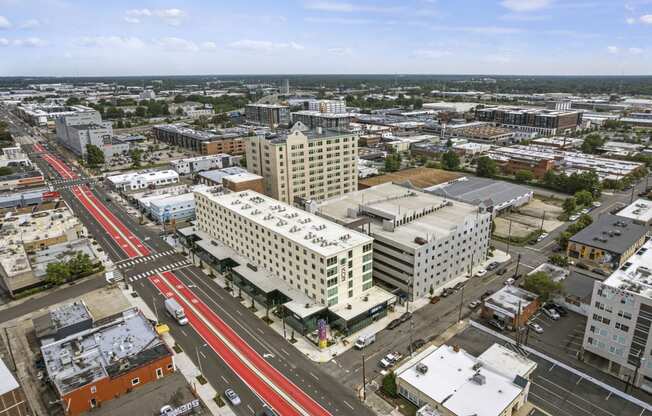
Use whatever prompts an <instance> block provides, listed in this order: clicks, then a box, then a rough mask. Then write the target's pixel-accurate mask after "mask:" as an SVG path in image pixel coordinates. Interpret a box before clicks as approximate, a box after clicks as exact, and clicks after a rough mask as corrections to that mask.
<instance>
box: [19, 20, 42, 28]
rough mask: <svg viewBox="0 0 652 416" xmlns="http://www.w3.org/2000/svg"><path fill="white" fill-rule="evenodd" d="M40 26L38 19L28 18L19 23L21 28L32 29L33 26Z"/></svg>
mask: <svg viewBox="0 0 652 416" xmlns="http://www.w3.org/2000/svg"><path fill="white" fill-rule="evenodd" d="M39 26H41V22H40V21H39V20H38V19H28V20H25V21H24V22H23V23H21V24H20V26H19V27H20V28H21V29H33V28H35V27H39Z"/></svg>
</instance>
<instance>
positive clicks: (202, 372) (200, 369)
mask: <svg viewBox="0 0 652 416" xmlns="http://www.w3.org/2000/svg"><path fill="white" fill-rule="evenodd" d="M195 352H196V353H197V366H198V367H199V374H200V375H202V376H203V375H204V370H202V368H201V359H200V358H199V347H195Z"/></svg>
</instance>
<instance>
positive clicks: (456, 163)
mask: <svg viewBox="0 0 652 416" xmlns="http://www.w3.org/2000/svg"><path fill="white" fill-rule="evenodd" d="M441 164H442V166H443V167H444V169H446V170H456V169H458V168H459V167H460V157H459V156H458V155H457V153H455V152H454V151H453V150H449V151H448V152H446V153H444V154H443V155H442V157H441Z"/></svg>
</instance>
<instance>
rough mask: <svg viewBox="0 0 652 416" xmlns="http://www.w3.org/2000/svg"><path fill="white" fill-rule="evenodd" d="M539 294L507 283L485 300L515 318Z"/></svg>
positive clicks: (486, 303) (492, 307)
mask: <svg viewBox="0 0 652 416" xmlns="http://www.w3.org/2000/svg"><path fill="white" fill-rule="evenodd" d="M538 297H539V296H537V295H535V294H534V293H532V292H528V291H527V290H525V289H521V288H520V287H516V286H512V285H505V286H503V287H502V288H500V289H499V290H498V291H496V293H493V294H492V295H491V296H489V297H488V298H486V299H485V300H484V305H485V306H486V307H488V308H490V309H493V310H495V311H498V312H500V313H502V314H504V315H506V316H508V317H510V318H514V317H515V316H516V315H518V314H519V307H520V308H521V309H520V310H521V311H523V310H524V309H525V308H526V307H527V306H528V305H529V304H530V303H532V302H534V301H535V300H536V299H537V298H538Z"/></svg>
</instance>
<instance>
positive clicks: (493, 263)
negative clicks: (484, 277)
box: [487, 261, 500, 271]
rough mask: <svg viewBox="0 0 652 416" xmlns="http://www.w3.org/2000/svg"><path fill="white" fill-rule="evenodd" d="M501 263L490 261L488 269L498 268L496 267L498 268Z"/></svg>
mask: <svg viewBox="0 0 652 416" xmlns="http://www.w3.org/2000/svg"><path fill="white" fill-rule="evenodd" d="M499 265H500V264H499V263H498V262H497V261H492V262H491V263H489V265H488V266H487V270H489V271H492V270H496V269H497V268H498V266H499Z"/></svg>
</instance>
